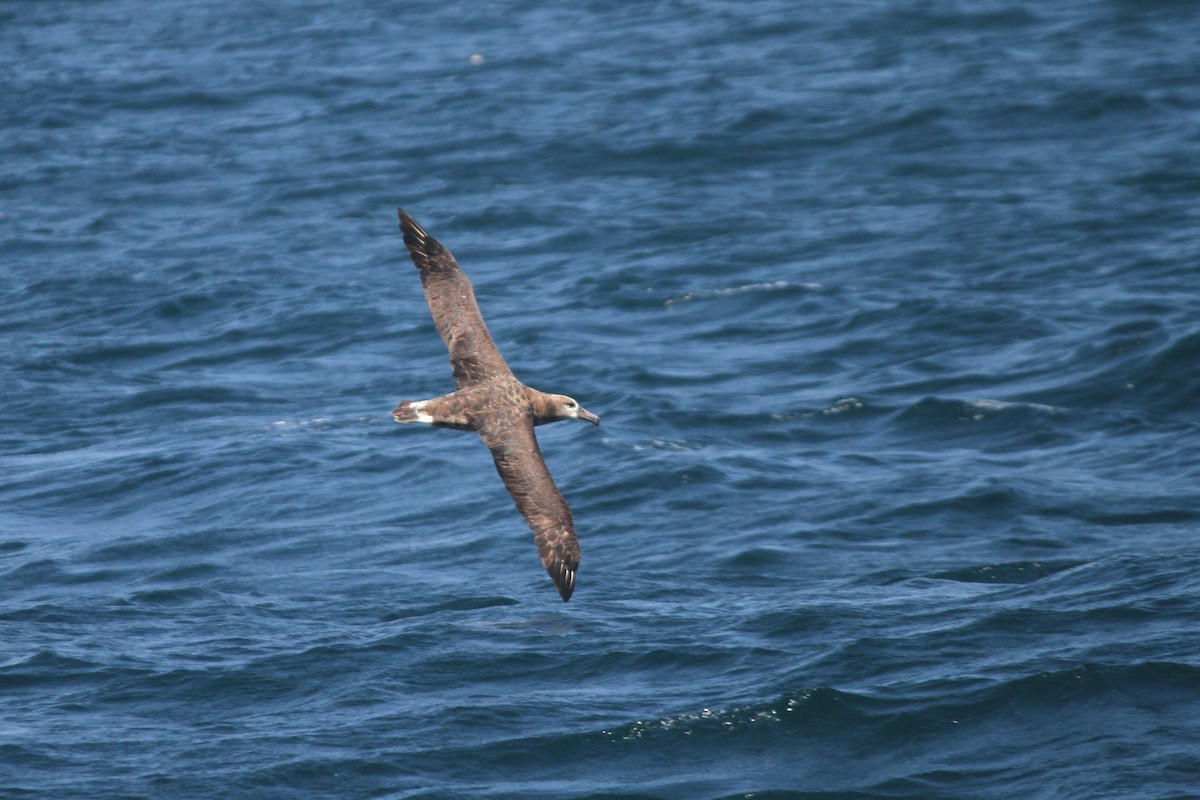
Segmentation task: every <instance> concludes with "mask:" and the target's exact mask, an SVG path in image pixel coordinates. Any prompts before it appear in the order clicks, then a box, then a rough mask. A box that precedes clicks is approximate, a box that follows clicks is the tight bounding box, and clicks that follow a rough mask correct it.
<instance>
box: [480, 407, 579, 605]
mask: <svg viewBox="0 0 1200 800" xmlns="http://www.w3.org/2000/svg"><path fill="white" fill-rule="evenodd" d="M479 436H480V438H482V439H483V442H484V444H486V445H487V446H488V449H489V450H491V451H492V460H493V461H495V462H496V471H497V472H499V473H500V478H501V479H502V480H503V481H504V485H505V486H506V487H508V492H509V494H511V495H512V498H513V501H514V502H515V503H516V504H517V510H519V511H520V512H521V516H523V517H525V521H526V522H527V523H528V524H529V528H530V529H531V530H532V531H533V540H534V543H535V544H537V549H538V555H539V556H541V559H542V566H544V567H545V568H546V572H548V573H549V574H550V578H551V579H552V580H553V581H554V585H555V586H556V587H558V593H559V594H560V595H562V599H563V602H566V601H567V600H570V599H571V592H573V591H575V572H576V571H577V570H578V569H579V540H578V539H576V538H575V522H574V520H572V518H571V509H570V508H569V507H568V506H567V501H566V500H564V499H563V496H562V492H560V491H559V490H558V487H557V486H555V485H554V479H553V478H551V477H550V470H548V469H547V468H546V462H545V461H544V460H543V459H542V453H541V450H539V449H538V444H537V437H536V436H535V435H534V433H533V423H532V421H529V420H521V421H514V422H512V423H511V424H507V425H499V424H495V425H491V426H489V425H487V424H485V425H484V426H482V427H481V428H480V429H479Z"/></svg>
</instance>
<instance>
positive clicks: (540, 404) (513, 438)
mask: <svg viewBox="0 0 1200 800" xmlns="http://www.w3.org/2000/svg"><path fill="white" fill-rule="evenodd" d="M397 212H398V213H399V215H400V231H401V233H403V234H404V245H405V247H407V248H408V254H409V256H411V257H412V261H413V264H415V265H416V267H417V270H418V271H419V272H420V273H421V285H422V286H423V287H424V288H425V302H426V303H427V304H428V305H429V311H430V313H431V314H432V315H433V324H434V325H435V326H436V327H437V331H438V333H439V334H440V335H441V337H442V342H444V343H445V345H446V349H447V350H449V351H450V368H451V370H452V371H453V373H454V385H455V390H454V391H453V392H450V393H448V394H444V395H441V396H439V397H434V398H433V399H431V400H417V401H413V400H405V401H404V402H402V403H400V405H398V406H396V408H395V410H393V411H392V419H394V420H396V422H401V423H408V422H422V423H425V424H427V425H433V426H436V427H438V428H454V429H456V430H460V431H475V432H476V433H478V434H479V438H480V439H482V440H483V443H484V444H485V445H487V448H488V450H490V451H491V452H492V460H493V461H494V462H495V463H496V471H497V472H499V473H500V478H501V480H503V481H504V485H505V486H506V487H508V492H509V494H511V495H512V498H513V501H514V502H515V503H516V504H517V510H518V511H520V512H521V516H523V517H525V521H526V522H527V523H528V524H529V527H530V529H531V530H532V531H533V540H534V543H535V544H537V550H538V555H539V556H541V559H542V566H544V567H545V568H546V572H548V573H550V578H551V579H552V580H553V581H554V585H555V586H556V587H557V588H558V593H559V594H560V595H562V599H563V602H566V601H568V600H570V599H571V593H572V592H573V591H575V572H576V570H578V569H579V541H578V540H577V539H576V538H575V522H574V520H573V519H572V518H571V509H570V508H569V507H568V506H567V501H566V500H564V499H563V496H562V492H560V491H559V490H558V487H557V486H555V485H554V479H553V478H551V477H550V470H548V469H547V468H546V462H545V461H544V460H543V459H542V452H541V450H540V449H538V442H537V436H536V435H534V432H533V428H534V426H535V425H545V424H547V423H550V422H558V421H559V420H560V419H581V420H584V421H586V422H591V423H593V424H595V425H599V424H600V418H599V417H598V416H596V415H595V414H593V413H592V412H590V411H588V410H587V409H585V408H584V407H583V406H581V405H579V403H577V402H575V400H574V399H573V398H571V397H567V396H566V395H565V394H547V393H546V392H539V391H538V390H537V389H531V388H530V387H528V386H526V385H525V384H523V383H521V382H520V381H519V380H517V378H516V376H515V375H513V372H512V370H511V369H509V367H508V364H507V363H505V361H504V357H503V356H502V355H500V350H499V349H497V347H496V343H495V342H493V341H492V335H491V334H490V333H488V329H487V325H485V324H484V322H483V315H482V314H480V313H479V306H478V305H477V304H476V303H475V292H474V291H472V289H471V282H470V281H469V280H468V279H467V276H466V274H465V273H464V272H463V271H462V269H461V268H460V267H459V266H458V262H457V261H455V259H454V256H453V255H452V254H451V253H450V251H449V250H447V249H446V247H445V246H444V245H443V244H442V243H441V242H439V241H438V240H437V239H434V238H433V237H432V236H430V235H429V234H428V233H426V232H425V230H424V229H423V228H422V227H421V226H420V225H418V224H417V223H416V221H415V220H414V219H413V218H412V217H410V216H409V215H408V214H407V213H405V211H404V209H402V208H401V209H397Z"/></svg>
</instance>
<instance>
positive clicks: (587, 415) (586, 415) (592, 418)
mask: <svg viewBox="0 0 1200 800" xmlns="http://www.w3.org/2000/svg"><path fill="white" fill-rule="evenodd" d="M579 418H580V419H585V420H587V421H588V422H590V423H592V424H593V425H599V424H600V418H599V417H597V416H596V415H595V414H593V413H592V412H590V411H588V410H587V409H586V408H584V407H583V406H580V407H579Z"/></svg>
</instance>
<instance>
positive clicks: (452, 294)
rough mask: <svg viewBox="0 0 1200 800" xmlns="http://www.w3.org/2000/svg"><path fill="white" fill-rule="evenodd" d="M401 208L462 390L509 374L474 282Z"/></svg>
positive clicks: (435, 321) (406, 234)
mask: <svg viewBox="0 0 1200 800" xmlns="http://www.w3.org/2000/svg"><path fill="white" fill-rule="evenodd" d="M397 212H399V215H400V230H401V232H403V234H404V245H405V247H407V248H408V254H409V255H410V256H412V260H413V264H415V265H416V267H417V269H418V270H419V271H420V273H421V285H422V286H424V287H425V302H426V303H428V304H429V312H430V313H431V314H432V315H433V324H434V325H435V326H437V330H438V333H439V334H440V335H441V337H442V341H443V342H444V343H445V344H446V349H447V350H449V351H450V368H451V369H452V370H453V371H454V382H455V384H456V385H457V386H458V388H460V389H461V388H463V387H464V386H470V385H472V384H474V383H478V382H480V381H484V380H487V379H489V378H493V377H496V376H511V375H512V371H511V370H510V369H509V368H508V364H507V363H505V361H504V356H502V355H500V351H499V349H497V347H496V343H495V342H493V341H492V335H491V334H490V333H488V329H487V325H485V324H484V322H483V315H482V314H480V313H479V306H478V305H477V304H476V303H475V292H474V291H472V289H471V282H470V281H469V280H467V276H466V274H465V273H464V272H463V271H462V269H461V268H460V267H459V266H458V262H457V261H455V260H454V256H453V255H452V254H451V253H450V251H449V250H447V249H446V247H445V246H444V245H443V244H442V243H441V242H439V241H438V240H437V239H434V238H433V237H432V236H430V235H429V234H428V233H426V232H425V230H424V229H423V228H422V227H421V226H420V225H418V224H417V223H416V220H414V219H413V218H412V217H410V216H409V215H408V214H407V213H405V211H404V209H402V208H400V209H397Z"/></svg>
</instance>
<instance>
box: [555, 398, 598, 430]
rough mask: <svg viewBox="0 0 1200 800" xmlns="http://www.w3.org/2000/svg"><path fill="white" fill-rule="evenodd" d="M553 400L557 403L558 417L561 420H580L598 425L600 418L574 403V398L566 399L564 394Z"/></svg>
mask: <svg viewBox="0 0 1200 800" xmlns="http://www.w3.org/2000/svg"><path fill="white" fill-rule="evenodd" d="M555 399H556V400H557V401H558V415H559V417H561V418H563V419H582V420H584V421H586V422H590V423H592V424H593V425H599V424H600V418H599V417H597V416H596V415H595V414H593V413H592V412H590V411H588V410H587V409H586V408H584V407H583V406H581V405H579V403H577V402H575V398H574V397H567V396H566V395H565V394H560V395H558V396H557V397H556V398H555Z"/></svg>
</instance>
